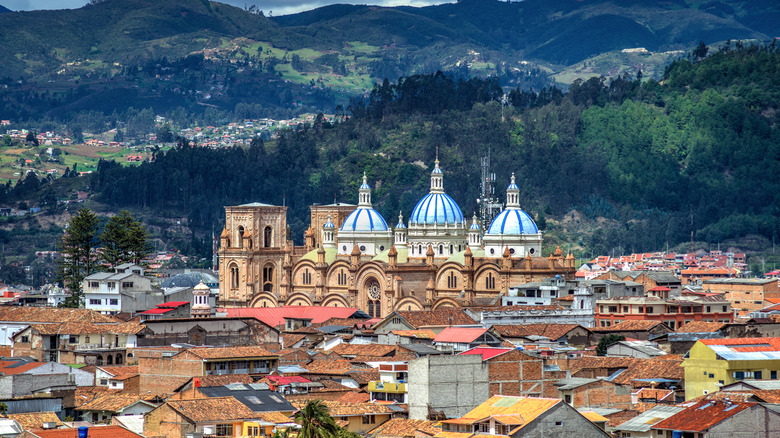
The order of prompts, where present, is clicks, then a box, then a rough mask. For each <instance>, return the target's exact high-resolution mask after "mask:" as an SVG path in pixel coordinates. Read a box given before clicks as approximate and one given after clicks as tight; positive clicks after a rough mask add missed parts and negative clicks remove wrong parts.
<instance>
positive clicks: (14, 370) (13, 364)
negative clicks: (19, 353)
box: [0, 360, 44, 375]
mask: <svg viewBox="0 0 780 438" xmlns="http://www.w3.org/2000/svg"><path fill="white" fill-rule="evenodd" d="M41 365H44V363H43V362H28V363H23V364H21V365H19V362H18V361H14V360H0V373H2V374H3V375H9V374H21V373H23V372H26V371H29V370H31V369H33V368H38V367H39V366H41Z"/></svg>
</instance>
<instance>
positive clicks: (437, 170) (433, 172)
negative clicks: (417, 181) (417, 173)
mask: <svg viewBox="0 0 780 438" xmlns="http://www.w3.org/2000/svg"><path fill="white" fill-rule="evenodd" d="M437 173H444V172H442V171H441V169H440V168H439V167H438V166H437V167H434V168H433V171H432V172H431V175H433V174H437Z"/></svg>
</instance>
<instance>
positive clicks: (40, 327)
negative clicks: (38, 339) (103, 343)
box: [30, 322, 146, 335]
mask: <svg viewBox="0 0 780 438" xmlns="http://www.w3.org/2000/svg"><path fill="white" fill-rule="evenodd" d="M30 327H31V328H32V329H34V330H35V331H37V332H38V333H40V334H42V335H92V334H111V335H134V334H137V333H138V332H140V331H141V330H143V329H144V328H145V327H146V326H145V325H143V324H138V323H136V322H123V323H118V324H92V323H89V322H87V323H84V322H65V323H62V324H30Z"/></svg>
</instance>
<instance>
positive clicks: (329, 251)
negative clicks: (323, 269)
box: [301, 247, 339, 265]
mask: <svg viewBox="0 0 780 438" xmlns="http://www.w3.org/2000/svg"><path fill="white" fill-rule="evenodd" d="M321 249H324V250H325V263H327V264H329V265H330V264H331V263H333V262H334V261H336V255H337V254H338V253H339V250H338V248H336V247H332V248H321ZM317 251H318V250H317V249H313V250H311V251H309V252H307V253H306V254H304V255H303V257H301V260H309V261H311V262H314V263H317Z"/></svg>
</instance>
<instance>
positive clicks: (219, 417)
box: [166, 397, 257, 423]
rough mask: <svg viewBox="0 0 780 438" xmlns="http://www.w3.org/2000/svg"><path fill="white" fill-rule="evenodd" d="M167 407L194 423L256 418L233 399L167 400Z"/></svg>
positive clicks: (254, 414)
mask: <svg viewBox="0 0 780 438" xmlns="http://www.w3.org/2000/svg"><path fill="white" fill-rule="evenodd" d="M166 404H167V405H168V406H170V407H171V408H173V409H175V410H176V411H178V412H179V413H181V414H182V415H184V416H185V417H187V418H189V419H190V420H192V421H194V422H197V423H199V422H204V421H229V420H244V419H251V418H256V417H257V414H256V413H255V412H253V411H252V410H251V409H249V408H248V407H247V406H246V405H245V404H243V403H241V402H240V401H238V400H236V399H235V398H233V397H210V398H201V399H197V400H168V401H167V402H166Z"/></svg>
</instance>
